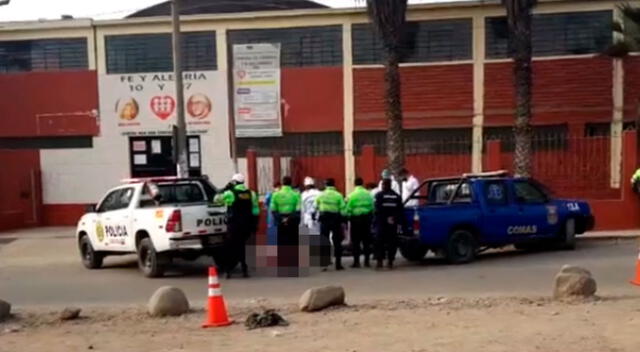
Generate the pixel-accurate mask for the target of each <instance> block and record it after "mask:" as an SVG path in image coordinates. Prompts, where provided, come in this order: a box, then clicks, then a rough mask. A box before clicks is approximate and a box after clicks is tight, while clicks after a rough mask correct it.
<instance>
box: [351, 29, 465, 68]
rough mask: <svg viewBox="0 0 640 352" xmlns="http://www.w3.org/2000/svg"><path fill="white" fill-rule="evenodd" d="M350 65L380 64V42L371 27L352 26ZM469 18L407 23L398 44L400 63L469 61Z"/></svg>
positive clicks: (382, 53) (382, 54)
mask: <svg viewBox="0 0 640 352" xmlns="http://www.w3.org/2000/svg"><path fill="white" fill-rule="evenodd" d="M352 40H353V63H354V64H356V65H368V64H380V63H382V62H383V58H384V52H383V46H382V42H381V40H380V39H379V36H378V34H377V33H376V32H375V30H374V29H373V27H372V26H371V24H355V25H353V34H352ZM472 40H473V38H472V21H471V19H455V20H438V21H422V22H408V23H407V27H406V31H405V34H404V39H403V43H402V48H401V50H402V52H401V55H402V59H401V61H402V62H404V63H412V62H434V61H457V60H470V59H471V58H472V46H473V43H472Z"/></svg>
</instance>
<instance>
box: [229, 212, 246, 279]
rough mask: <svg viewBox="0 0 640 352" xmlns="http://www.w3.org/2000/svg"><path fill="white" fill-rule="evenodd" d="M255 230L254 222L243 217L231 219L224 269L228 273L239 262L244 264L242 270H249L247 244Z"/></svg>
mask: <svg viewBox="0 0 640 352" xmlns="http://www.w3.org/2000/svg"><path fill="white" fill-rule="evenodd" d="M252 232H253V222H252V221H251V222H250V221H247V220H246V219H245V220H244V221H242V220H241V219H237V220H236V219H230V221H229V238H228V239H227V243H226V246H225V247H226V253H225V258H226V260H225V263H224V271H225V272H226V273H227V274H231V272H232V271H233V270H234V269H235V268H236V266H237V265H238V263H240V265H241V266H242V272H243V273H247V272H248V266H247V258H246V257H247V254H246V246H247V241H248V240H249V238H250V237H251V234H252Z"/></svg>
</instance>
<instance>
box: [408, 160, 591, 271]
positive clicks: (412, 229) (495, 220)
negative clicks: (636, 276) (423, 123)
mask: <svg viewBox="0 0 640 352" xmlns="http://www.w3.org/2000/svg"><path fill="white" fill-rule="evenodd" d="M409 199H417V200H418V203H419V205H418V206H417V207H406V208H405V212H406V220H407V221H406V222H405V224H406V226H405V231H403V236H402V237H401V241H400V253H401V254H402V256H403V257H405V258H406V259H407V260H410V261H419V260H421V259H422V258H424V256H425V255H426V254H427V252H428V251H429V250H431V251H433V252H435V253H436V254H443V255H444V256H445V257H446V258H447V260H448V261H449V262H450V263H453V264H460V263H467V262H470V261H472V260H474V259H475V257H476V255H477V254H478V253H480V252H482V251H484V250H487V249H491V248H500V247H505V246H508V245H515V247H516V248H518V249H534V248H535V249H539V248H562V249H574V248H575V245H576V235H577V234H582V233H584V232H586V231H589V230H591V229H592V228H593V226H594V217H593V215H592V214H591V208H590V207H589V204H588V203H586V202H583V201H577V200H561V199H554V198H552V197H551V196H550V192H548V191H547V190H546V188H545V187H544V186H543V185H541V184H540V183H538V182H536V181H535V180H533V179H530V178H515V177H510V176H509V175H508V174H507V173H506V172H505V171H498V172H490V173H480V174H465V175H462V176H458V177H451V178H442V179H431V180H427V181H425V182H424V183H422V184H421V186H420V188H418V189H417V190H416V191H415V192H414V193H413V194H412V195H411V196H410V197H409Z"/></svg>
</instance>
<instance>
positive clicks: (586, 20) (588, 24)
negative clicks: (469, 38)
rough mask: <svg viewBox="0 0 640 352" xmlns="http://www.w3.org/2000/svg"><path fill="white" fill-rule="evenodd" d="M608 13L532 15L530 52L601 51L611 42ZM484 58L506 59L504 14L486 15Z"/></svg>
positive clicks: (610, 25) (610, 15) (568, 53)
mask: <svg viewBox="0 0 640 352" xmlns="http://www.w3.org/2000/svg"><path fill="white" fill-rule="evenodd" d="M612 21H613V19H612V12H611V11H591V12H572V13H556V14H543V15H534V16H533V38H532V41H533V43H532V45H533V55H534V56H554V55H579V54H594V53H600V52H603V51H604V50H605V49H606V48H608V47H609V46H610V45H611V42H612V37H613V34H612V30H611V28H612ZM485 24H486V45H487V58H489V59H502V58H506V57H507V54H508V52H509V48H508V46H509V44H508V37H509V34H508V33H509V32H508V26H507V20H506V18H505V17H487V18H486V20H485Z"/></svg>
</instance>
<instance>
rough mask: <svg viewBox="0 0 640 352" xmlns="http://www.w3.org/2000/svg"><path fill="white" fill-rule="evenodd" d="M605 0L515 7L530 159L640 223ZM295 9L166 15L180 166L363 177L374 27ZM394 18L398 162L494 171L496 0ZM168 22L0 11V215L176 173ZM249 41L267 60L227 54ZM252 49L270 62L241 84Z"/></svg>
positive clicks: (377, 117) (36, 212) (158, 17)
mask: <svg viewBox="0 0 640 352" xmlns="http://www.w3.org/2000/svg"><path fill="white" fill-rule="evenodd" d="M271 1H275V0H271ZM299 3H302V1H299ZM619 3H620V2H619V1H613V0H546V1H545V0H542V1H540V2H539V5H538V6H537V8H536V9H535V15H534V20H533V27H534V28H533V49H534V56H535V58H534V63H533V72H534V85H533V106H534V117H533V121H532V122H533V124H534V126H535V137H534V176H535V177H536V178H538V179H540V180H541V181H542V182H543V183H546V184H548V185H549V186H550V188H551V189H552V190H553V191H554V192H555V193H556V194H558V195H559V196H562V197H568V198H583V199H587V200H589V201H590V202H591V204H592V206H593V208H594V211H595V213H596V221H597V224H598V228H600V229H627V228H637V227H640V205H639V204H638V203H640V199H637V196H636V195H635V194H633V192H632V191H631V189H630V187H629V178H630V176H631V173H632V172H633V171H634V169H635V168H636V166H637V165H638V160H637V151H638V149H637V136H636V132H635V129H636V120H637V119H638V115H639V112H638V111H639V106H640V103H639V102H640V56H636V55H633V54H632V55H630V56H629V57H627V58H624V59H612V58H610V57H607V56H606V55H603V54H602V53H603V51H604V50H605V49H606V48H607V47H608V46H609V45H610V44H611V43H612V41H613V39H614V38H613V36H614V34H613V32H612V23H613V22H614V20H615V19H616V18H617V17H618V16H619V14H618V11H617V10H616V5H617V4H619ZM308 7H310V8H307V6H303V5H301V6H299V7H297V8H296V7H294V8H289V9H285V10H275V11H273V10H272V11H262V10H269V9H257V10H260V11H257V12H256V11H254V12H230V13H200V12H198V11H194V10H193V9H190V12H189V14H187V15H185V16H183V17H182V32H183V43H182V49H183V66H184V68H185V71H186V72H185V76H184V78H185V102H186V104H185V111H186V118H187V126H188V135H189V143H188V146H189V165H190V171H191V172H192V173H193V174H207V175H209V176H210V178H211V179H212V181H213V182H214V184H216V185H218V186H222V185H224V184H225V183H226V182H227V181H228V179H229V178H230V176H231V175H232V174H233V173H234V172H235V171H236V170H239V171H241V172H245V173H249V176H250V179H251V180H252V181H251V182H252V185H253V186H256V187H258V188H259V189H260V190H261V191H262V192H264V191H266V190H267V189H268V188H269V187H270V185H271V184H272V183H273V181H274V180H275V179H276V178H278V176H279V175H284V174H291V175H293V176H294V178H295V179H296V180H298V181H301V180H302V178H304V176H307V175H310V176H314V177H316V178H320V179H321V178H326V177H334V178H335V179H336V180H337V183H338V185H339V187H340V188H341V189H342V190H345V189H346V188H348V185H351V184H352V183H353V180H354V178H355V177H356V175H359V176H363V177H364V178H365V180H366V181H374V180H375V179H376V178H377V177H378V175H379V173H380V171H381V170H382V169H383V168H384V166H385V155H384V149H385V133H386V120H385V114H384V98H383V92H384V78H383V72H384V69H383V67H382V65H381V63H382V60H383V53H382V50H381V43H380V41H379V40H378V39H377V37H376V35H375V33H374V31H373V29H372V27H371V26H370V24H368V19H367V16H366V11H365V10H364V9H362V8H360V9H331V8H322V7H318V6H308ZM312 7H318V8H312ZM240 10H241V9H240ZM408 19H409V25H408V31H407V33H406V40H405V42H406V43H405V45H404V46H403V47H404V54H403V61H402V64H401V76H402V103H403V112H404V124H405V127H406V136H405V142H406V148H407V153H408V156H407V167H408V168H409V169H410V170H411V171H412V172H413V173H414V174H415V175H416V176H418V177H419V178H420V179H425V178H428V177H438V176H450V175H456V174H460V173H463V172H471V171H474V172H479V171H482V170H485V171H487V170H495V169H497V168H505V169H510V168H511V164H512V158H513V138H512V136H511V125H512V122H513V115H514V105H515V104H514V92H513V70H512V63H511V60H510V59H509V58H508V55H507V51H508V46H507V40H508V38H507V36H508V34H507V27H506V19H505V13H504V9H503V8H502V6H501V5H500V2H499V1H466V2H451V3H437V4H425V5H416V6H411V7H410V9H409V12H408ZM170 33H171V21H170V17H169V16H166V11H165V12H163V11H161V9H160V10H159V9H158V8H156V9H154V10H153V11H151V10H150V11H147V12H145V11H142V12H140V13H139V14H138V16H133V17H129V18H126V19H121V20H102V21H94V20H90V19H65V20H56V21H35V22H9V23H0V165H2V172H0V195H1V196H0V229H8V228H17V227H24V226H40V225H45V226H49V225H73V224H75V222H76V221H77V219H78V218H79V217H80V216H81V215H82V213H83V212H84V210H85V207H86V205H87V204H92V203H96V202H97V201H98V200H99V198H100V197H101V196H102V195H103V193H104V192H105V191H106V190H108V189H109V188H110V187H112V186H114V185H115V184H117V183H118V182H119V181H120V180H121V179H124V178H129V177H140V176H151V175H170V174H172V173H173V172H175V171H174V166H173V161H172V156H171V154H172V150H173V147H172V126H173V125H174V124H175V98H174V97H175V94H174V93H175V89H174V88H175V87H174V77H173V74H172V70H173V58H172V54H171V52H172V47H171V34H170ZM263 47H264V48H265V50H267V51H265V53H267V54H268V55H267V54H265V55H266V56H262V57H263V58H264V57H267V56H268V57H269V60H266V61H265V60H263V61H262V62H259V60H258V61H255V62H253V63H252V62H251V59H252V57H250V55H249V56H247V55H244V56H243V51H242V50H254V49H255V50H257V48H263ZM245 54H246V53H245ZM256 57H258V56H256V55H254V56H253V59H255V58H256ZM274 58H277V60H275V61H274V60H273V59H274ZM242 60H244V61H242ZM274 62H275V63H276V64H275V65H276V66H277V67H273V65H274ZM252 65H254V66H253V68H254V70H253V71H251V67H252ZM255 65H265V66H264V67H267V68H268V69H267V70H266V72H268V74H269V75H271V76H270V77H272V78H273V79H270V80H269V82H271V83H269V84H263V86H261V87H260V86H258V85H255V86H252V87H250V88H247V85H246V84H249V83H248V82H245V81H243V79H244V77H245V75H249V76H250V75H252V74H257V73H256V72H258V71H260V70H255V67H257V66H255ZM246 67H248V70H247V71H244V69H243V68H246ZM260 72H262V73H264V72H265V71H260ZM260 72H258V73H260ZM274 77H275V78H274ZM255 82H256V81H253V83H254V84H255ZM260 82H262V83H264V82H267V81H260ZM273 82H275V84H273ZM256 92H257V93H256ZM254 93H255V94H254ZM258 93H259V94H258ZM243 95H246V96H243ZM264 102H268V103H269V104H271V105H270V106H267V105H269V104H267V105H261V106H262V107H265V106H266V108H265V110H264V111H262V110H261V111H259V112H257V111H258V110H252V109H254V108H255V107H256V106H257V105H256V104H258V103H264ZM252 104H253V105H252ZM247 106H253V108H247ZM274 106H276V108H274ZM267 120H268V121H269V123H266V122H265V121H267Z"/></svg>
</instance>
